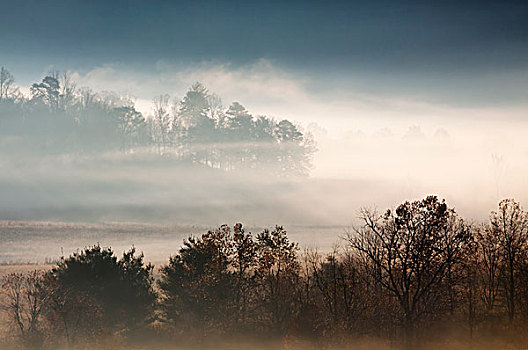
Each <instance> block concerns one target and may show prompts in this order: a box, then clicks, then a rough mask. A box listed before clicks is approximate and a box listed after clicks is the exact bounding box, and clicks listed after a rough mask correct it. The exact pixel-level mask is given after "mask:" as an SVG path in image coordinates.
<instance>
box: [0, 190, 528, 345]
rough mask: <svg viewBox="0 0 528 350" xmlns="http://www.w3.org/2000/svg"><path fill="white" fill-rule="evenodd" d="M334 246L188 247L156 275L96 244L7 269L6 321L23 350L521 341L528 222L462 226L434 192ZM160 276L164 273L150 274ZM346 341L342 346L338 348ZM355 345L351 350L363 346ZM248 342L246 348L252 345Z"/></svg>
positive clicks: (510, 212)
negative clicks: (47, 266) (46, 264)
mask: <svg viewBox="0 0 528 350" xmlns="http://www.w3.org/2000/svg"><path fill="white" fill-rule="evenodd" d="M361 219H362V220H363V224H362V225H361V226H359V227H356V228H355V229H354V230H353V231H352V232H350V233H349V236H348V238H347V239H346V240H345V244H344V246H343V248H342V249H336V250H334V251H333V252H330V253H325V254H321V253H318V252H317V251H304V252H301V251H300V250H299V248H298V246H297V244H296V243H293V242H290V240H289V239H288V237H287V233H286V231H285V230H284V228H282V227H280V226H277V227H275V228H274V229H273V230H264V231H263V232H261V233H259V234H256V235H253V234H251V233H250V232H246V231H245V230H244V228H243V226H242V225H241V224H236V225H234V227H232V228H231V227H229V226H227V225H223V226H221V227H219V228H218V229H216V230H213V231H209V232H207V233H205V234H203V235H202V236H201V237H189V238H188V239H186V240H185V241H184V244H183V246H182V247H181V248H180V249H179V250H178V251H177V253H176V254H175V255H173V256H171V257H170V259H169V262H168V263H167V264H166V265H164V266H161V267H160V268H159V270H155V269H154V267H153V266H152V265H151V264H146V263H145V262H144V258H143V255H142V254H137V252H136V250H135V249H134V248H132V249H131V250H130V251H128V252H125V253H124V254H123V256H121V257H117V256H116V255H115V253H114V252H113V250H112V249H110V248H104V247H101V246H99V245H96V246H93V247H89V248H86V249H84V250H83V251H81V252H78V253H75V254H73V255H71V256H69V257H64V258H62V259H61V260H60V261H59V262H58V263H57V264H56V266H54V268H52V269H51V270H49V271H32V272H29V273H12V274H9V275H8V276H5V277H4V279H3V282H2V293H3V296H2V302H3V305H2V306H3V307H2V311H3V313H4V318H5V319H6V320H7V321H8V322H9V325H10V327H11V328H10V334H12V335H13V337H12V339H11V341H12V343H13V344H18V345H19V346H24V347H26V348H28V349H37V348H50V349H56V348H61V347H64V348H77V347H81V348H83V347H84V348H90V347H95V348H99V347H103V346H105V345H107V346H112V347H114V348H118V347H119V346H123V347H127V348H130V347H132V346H138V347H148V348H155V347H160V348H167V347H175V348H189V347H197V348H204V347H211V348H218V347H220V346H221V345H222V344H223V345H225V346H226V347H227V348H244V347H248V346H249V345H247V344H255V343H256V344H260V345H262V346H269V347H273V346H278V347H284V346H286V347H291V346H303V347H309V348H331V347H340V348H343V347H346V346H348V345H350V344H353V345H354V346H359V345H362V346H366V345H365V344H368V345H369V346H370V347H371V348H372V347H375V348H379V347H386V348H388V347H391V348H392V347H405V348H421V347H428V348H430V347H431V346H433V345H434V344H436V345H437V347H438V346H439V345H438V344H444V345H445V346H446V347H451V348H452V347H455V345H454V344H458V346H459V347H462V346H466V345H475V346H477V347H479V348H482V347H483V346H484V344H487V346H488V347H489V348H493V347H494V346H495V345H494V344H498V343H500V344H501V345H508V346H510V347H514V348H515V347H519V348H520V347H522V345H523V344H526V341H528V339H526V335H525V334H526V333H527V332H526V330H527V327H528V326H527V321H528V320H527V318H528V289H527V288H528V214H527V213H526V212H525V211H523V209H522V208H521V206H520V204H519V203H517V202H515V201H514V200H512V199H507V200H503V201H501V202H500V203H499V207H498V210H497V211H496V212H492V213H491V215H490V220H489V222H488V223H486V224H470V223H468V222H466V221H464V220H463V219H462V218H461V217H460V216H459V215H457V213H456V212H455V211H454V209H452V208H450V207H448V206H447V204H446V203H445V202H444V201H440V200H438V198H437V197H435V196H429V197H427V198H425V199H423V200H421V201H416V202H405V203H403V204H401V205H399V206H398V207H397V208H396V209H395V210H388V211H386V212H384V213H378V212H376V211H368V210H363V211H362V212H361ZM158 272H159V274H158ZM347 344H348V345H347ZM358 344H359V345H358ZM252 346H253V345H252Z"/></svg>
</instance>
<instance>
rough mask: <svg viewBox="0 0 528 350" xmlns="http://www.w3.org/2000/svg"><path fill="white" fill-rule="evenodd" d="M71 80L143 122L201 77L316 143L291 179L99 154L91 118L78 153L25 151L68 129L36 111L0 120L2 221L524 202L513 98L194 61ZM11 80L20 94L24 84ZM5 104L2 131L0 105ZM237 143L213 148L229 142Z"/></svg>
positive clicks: (270, 214)
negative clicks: (440, 95)
mask: <svg viewBox="0 0 528 350" xmlns="http://www.w3.org/2000/svg"><path fill="white" fill-rule="evenodd" d="M69 79H71V82H73V83H74V85H73V86H74V87H76V89H77V91H84V90H83V89H82V88H83V87H87V88H90V89H91V90H90V91H93V92H94V93H100V94H101V92H102V91H109V90H110V91H116V92H117V93H108V92H104V93H103V95H104V96H106V97H105V98H107V99H108V96H110V97H111V98H110V99H111V100H112V101H117V102H116V103H118V104H119V103H121V104H123V102H119V101H121V100H122V99H123V98H124V99H125V100H126V101H132V102H131V103H133V104H134V105H135V107H136V108H137V110H139V111H140V112H142V113H143V115H144V116H145V117H147V119H148V118H151V119H152V118H153V117H152V116H153V114H154V113H155V109H154V104H153V102H152V100H153V99H154V98H155V97H156V96H158V95H159V94H162V93H168V94H169V96H171V97H170V98H171V100H177V99H179V98H181V97H182V96H185V94H186V89H187V88H188V87H189V86H190V85H191V84H192V83H193V82H194V81H201V82H203V83H204V85H205V87H206V88H208V91H209V92H210V93H211V94H215V96H219V97H221V98H222V100H221V101H223V105H225V107H221V108H224V109H227V106H228V105H229V104H230V103H231V101H240V102H241V103H242V104H243V105H244V106H245V107H246V108H247V109H248V110H249V113H251V115H252V116H253V118H256V116H259V115H268V116H270V117H271V118H274V119H277V120H280V119H283V118H287V119H288V120H292V121H294V122H295V124H296V125H298V126H299V127H300V128H301V129H302V130H304V131H305V133H307V134H308V133H310V134H311V135H312V136H313V140H314V145H315V148H316V149H317V150H316V151H315V152H314V153H313V159H312V161H311V162H310V163H311V165H310V169H309V171H308V172H307V173H306V174H305V176H301V177H292V176H275V174H272V171H271V170H270V169H271V168H269V167H268V168H266V166H265V165H264V166H262V167H258V169H253V170H251V169H238V170H237V171H222V170H219V169H211V168H209V167H203V166H196V165H189V164H187V163H182V162H177V161H171V160H170V159H165V158H164V159H161V158H159V157H157V158H156V157H153V156H152V154H150V153H149V151H148V150H145V149H140V148H136V149H135V151H133V152H128V153H123V152H119V151H114V150H98V149H99V148H98V147H99V144H100V143H101V142H100V141H98V138H101V137H103V135H102V134H103V133H104V132H105V130H104V127H103V126H101V127H98V126H97V124H95V125H94V126H92V129H89V130H88V131H89V133H88V134H86V132H85V133H84V135H79V136H76V137H78V138H80V139H82V140H83V141H82V142H85V143H87V144H88V146H87V147H88V148H87V151H83V152H79V151H78V150H70V149H68V148H65V147H66V146H61V144H60V143H59V144H58V145H55V146H53V145H52V146H46V147H44V148H42V147H40V146H38V145H39V143H38V142H36V141H35V145H36V146H35V145H34V146H31V147H33V148H31V147H30V148H28V141H29V143H30V144H31V142H33V141H31V140H35V138H36V137H37V138H38V137H42V135H44V141H43V142H47V141H45V138H46V137H49V136H45V135H47V134H46V133H48V134H49V135H51V134H53V135H59V136H53V137H59V138H60V137H64V138H68V137H70V136H68V130H69V129H68V128H70V125H69V124H68V123H70V121H68V119H67V118H66V117H64V113H61V114H59V115H58V116H54V115H53V112H50V111H48V110H46V111H45V113H44V114H45V115H46V118H47V119H46V118H43V119H42V120H35V121H33V122H31V123H29V122H26V123H25V124H21V125H22V126H20V128H22V129H21V130H20V129H16V128H15V129H16V130H18V131H16V132H10V131H9V130H15V129H9V128H8V129H7V130H8V131H7V132H5V130H6V129H5V128H4V133H3V134H2V136H1V139H0V145H2V149H1V150H0V157H1V158H0V162H1V166H2V172H1V174H0V189H1V193H2V196H1V199H0V208H1V210H0V213H1V218H2V219H19V220H58V221H64V220H65V221H79V222H85V221H87V222H92V221H97V222H100V221H110V222H113V221H127V222H130V221H133V222H162V223H175V224H185V225H193V224H196V225H210V226H215V225H219V224H221V223H225V222H235V221H243V222H245V223H247V224H251V225H257V226H259V225H260V226H265V225H270V224H274V223H280V224H284V225H288V224H289V225H342V226H346V225H350V224H351V223H353V222H354V220H355V218H356V216H357V212H358V210H359V209H360V208H361V207H363V206H377V207H380V208H386V207H394V206H395V205H397V204H398V203H400V202H402V201H404V200H410V199H417V198H422V197H423V196H425V195H426V194H437V195H439V196H440V197H441V198H446V199H447V200H448V202H449V203H450V205H452V206H454V207H455V208H456V209H457V210H458V211H459V212H460V213H461V214H463V215H464V216H466V217H468V218H471V219H475V220H483V219H485V218H486V217H487V216H488V213H489V211H490V210H492V209H493V208H494V207H495V206H496V203H497V202H498V200H499V199H501V198H505V197H515V198H516V199H517V200H520V201H521V202H523V201H525V200H526V199H527V198H528V193H527V191H526V188H527V186H526V177H525V176H524V175H523V174H525V173H526V171H527V170H528V163H527V160H528V159H527V156H528V153H527V150H528V141H526V138H525V137H524V136H525V135H524V133H523V130H524V128H525V127H526V122H525V121H524V120H523V115H524V114H525V112H526V107H525V106H523V105H515V104H514V105H512V106H510V107H500V106H494V105H492V106H487V107H486V106H484V107H482V106H477V105H473V106H468V107H459V106H456V105H449V104H440V103H434V102H431V101H430V100H428V98H427V97H423V96H422V100H420V99H417V98H414V97H413V96H402V95H401V94H397V93H394V94H393V96H386V95H383V94H382V95H375V94H372V93H370V94H368V93H365V92H362V91H359V90H358V89H353V88H339V89H337V88H334V89H329V90H328V91H322V90H321V89H318V90H314V89H312V88H311V86H313V85H314V81H313V79H308V78H307V77H303V76H302V75H299V74H296V73H295V72H294V71H286V70H283V69H279V68H277V67H275V66H274V65H273V64H272V63H271V62H268V61H265V60H260V61H258V62H256V63H254V64H252V65H248V66H245V67H242V68H234V67H231V66H229V65H224V64H212V63H204V64H202V65H198V66H194V67H188V68H184V69H181V71H178V70H177V67H174V66H170V65H168V64H164V63H163V62H160V63H158V65H157V66H156V68H155V71H154V72H145V71H144V72H141V71H137V72H134V71H133V70H131V68H130V67H128V68H127V67H120V66H115V65H114V66H113V65H107V66H101V67H100V68H96V69H93V70H90V71H88V72H85V73H78V72H70V73H69ZM35 80H38V79H35ZM73 83H72V84H73ZM19 89H20V91H22V92H23V93H24V94H25V95H26V96H28V97H30V95H31V94H30V91H29V89H28V88H27V87H24V86H21V85H19ZM122 96H125V97H122ZM178 96H179V98H178ZM127 103H130V102H127ZM167 108H170V107H167ZM221 108H220V109H221ZM3 113H4V115H5V117H4V119H3V120H4V122H3V123H4V124H3V125H4V126H5V125H7V126H8V127H9V119H8V118H7V116H8V114H9V110H7V109H4V112H3ZM91 113H95V112H91ZM21 118H23V116H22V117H21ZM60 118H62V119H61V120H64V121H63V122H62V124H61V122H57V120H59V119H60ZM46 120H48V121H49V120H53V123H51V124H50V122H47V121H46ZM6 123H7V124H6ZM61 125H64V129H65V130H64V132H62V131H60V128H61ZM101 125H102V124H101ZM50 128H51V129H50ZM61 132H62V134H61ZM50 133H51V134H50ZM20 135H22V136H20ZM61 135H64V136H61ZM82 137H84V138H82ZM87 140H88V141H87ZM239 142H240V141H231V146H229V143H224V145H223V147H224V148H226V149H227V148H231V149H236V148H238V147H240V143H239ZM242 142H243V141H242ZM40 145H42V143H40ZM35 147H37V148H38V151H37V150H35ZM193 147H194V148H200V147H202V148H203V149H207V148H208V147H210V146H208V144H203V145H199V144H195V145H194V146H193ZM259 147H261V148H262V147H265V146H262V145H261V146H259ZM264 152H265V151H264Z"/></svg>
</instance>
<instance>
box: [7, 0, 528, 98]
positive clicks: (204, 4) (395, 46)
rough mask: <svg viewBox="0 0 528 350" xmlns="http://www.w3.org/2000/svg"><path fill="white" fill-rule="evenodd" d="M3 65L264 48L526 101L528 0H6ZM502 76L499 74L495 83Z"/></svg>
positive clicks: (357, 71) (18, 67) (35, 73)
mask: <svg viewBox="0 0 528 350" xmlns="http://www.w3.org/2000/svg"><path fill="white" fill-rule="evenodd" d="M0 3H1V7H2V11H1V12H3V13H4V15H3V16H2V19H1V20H0V42H1V43H2V48H1V49H0V64H1V65H5V66H6V67H7V68H8V69H10V70H11V71H12V72H14V73H15V75H16V76H17V78H18V81H19V82H20V83H29V82H30V81H34V80H38V78H40V76H41V75H42V74H43V73H44V72H45V71H46V69H49V67H51V66H53V67H55V68H57V69H62V70H73V71H77V72H81V73H82V72H88V71H90V70H92V69H94V68H95V67H99V66H101V65H104V64H117V65H120V66H121V67H127V69H130V71H135V72H149V71H151V70H153V69H154V67H155V66H156V64H157V63H158V62H160V61H163V62H166V63H169V64H172V65H174V66H177V67H185V68H186V67H189V66H193V65H198V64H200V63H202V62H217V63H222V64H229V65H230V66H231V67H233V68H234V69H236V68H238V67H243V66H246V65H250V64H253V63H254V62H255V61H258V60H261V59H266V60H268V61H269V62H272V63H273V64H274V65H275V66H276V67H279V68H280V69H284V70H286V71H288V72H291V73H292V74H297V75H301V76H306V77H309V78H310V79H312V80H313V81H316V82H322V84H320V83H313V84H312V88H314V89H317V88H319V89H322V90H326V89H332V88H335V87H344V88H347V87H349V86H352V85H353V86H354V87H355V88H356V89H360V90H363V91H367V92H369V93H376V92H378V93H380V94H389V95H390V94H392V93H395V94H402V93H407V94H409V95H413V94H419V95H421V96H424V98H426V99H430V100H434V101H440V102H443V103H450V104H469V105H478V104H504V103H523V101H525V100H526V98H527V92H526V90H527V89H526V83H527V81H528V74H527V73H526V72H527V69H528V3H526V2H521V1H519V2H515V1H466V2H464V1H423V2H420V1H377V2H376V1H260V2H257V1H155V0H151V1H145V0H143V1H138V0H128V1H119V0H118V1H99V0H92V1H82V0H64V1H57V0H49V1H34V0H20V1H9V0H1V1H0ZM494 84H498V85H497V87H496V88H494Z"/></svg>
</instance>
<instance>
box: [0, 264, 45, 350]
mask: <svg viewBox="0 0 528 350" xmlns="http://www.w3.org/2000/svg"><path fill="white" fill-rule="evenodd" d="M42 276H43V274H42V272H41V271H37V270H35V271H32V272H28V273H25V274H23V273H11V274H9V275H7V276H5V277H4V278H3V280H2V294H4V298H3V300H2V301H3V303H2V304H3V305H2V308H3V309H5V310H6V311H7V315H8V319H9V321H10V322H11V323H12V324H13V325H14V326H15V328H16V329H17V332H18V335H19V337H20V339H21V341H22V343H23V345H24V346H25V347H26V348H28V349H32V348H38V347H40V346H41V345H42V342H43V337H42V333H41V332H40V330H39V318H40V313H41V310H42V306H43V294H42V293H41V289H40V285H41V282H42Z"/></svg>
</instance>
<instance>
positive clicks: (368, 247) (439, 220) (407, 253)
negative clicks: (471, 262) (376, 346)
mask: <svg viewBox="0 0 528 350" xmlns="http://www.w3.org/2000/svg"><path fill="white" fill-rule="evenodd" d="M361 219H362V220H363V226H362V227H360V228H358V229H356V231H355V234H354V235H351V236H350V244H351V246H352V248H354V249H355V250H356V251H357V252H358V254H360V255H362V256H364V257H365V259H366V260H367V261H369V262H370V263H371V264H373V265H374V266H375V267H376V268H377V270H378V271H379V275H377V278H378V280H379V282H380V284H381V285H382V286H383V287H384V288H385V289H386V290H387V291H389V292H390V293H391V294H393V295H394V296H395V297H396V299H397V301H398V304H399V306H400V310H401V312H402V314H403V321H404V327H405V331H406V332H407V336H406V343H407V345H408V346H411V345H412V342H413V340H412V338H413V330H414V328H415V327H416V326H417V324H418V321H420V320H422V319H423V316H424V314H427V313H428V312H430V310H431V309H432V308H433V306H434V303H435V302H436V300H437V296H438V293H439V292H440V291H441V288H439V286H440V285H441V283H442V282H443V281H444V280H445V278H446V276H447V272H448V270H449V268H450V266H451V265H452V264H454V263H455V262H456V261H457V259H458V258H459V257H460V256H461V255H460V254H461V253H462V252H463V251H464V247H465V245H466V242H467V241H468V238H469V232H468V230H467V229H466V227H465V225H463V223H462V222H461V221H460V219H458V217H457V216H456V214H455V211H454V210H453V209H450V208H448V207H447V205H446V204H445V203H444V202H443V201H442V202H440V201H438V199H437V197H436V196H429V197H427V198H425V199H424V200H422V201H416V202H412V203H410V202H405V203H403V204H401V205H400V206H398V208H397V209H396V210H395V211H394V212H393V211H391V210H388V211H387V212H386V213H385V214H384V215H378V214H377V213H376V212H372V211H368V210H363V211H362V214H361ZM451 220H455V224H450V223H449V222H450V221H451Z"/></svg>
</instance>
